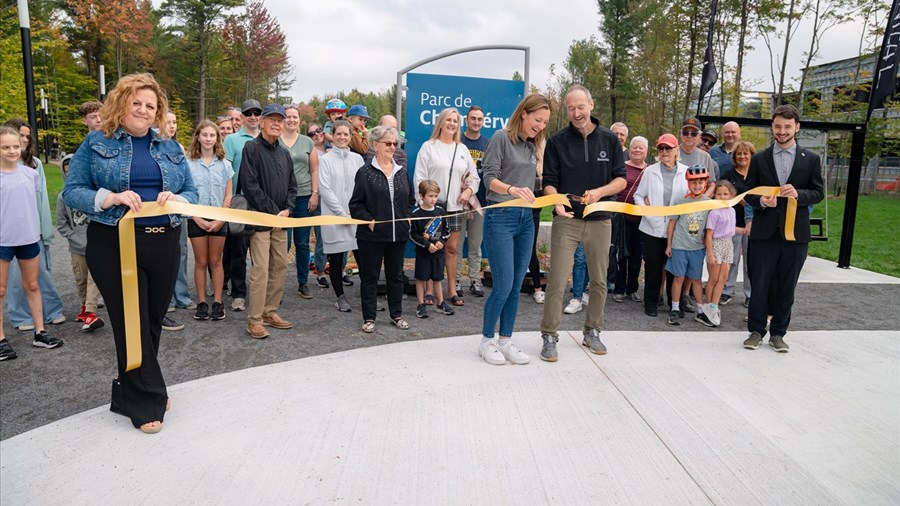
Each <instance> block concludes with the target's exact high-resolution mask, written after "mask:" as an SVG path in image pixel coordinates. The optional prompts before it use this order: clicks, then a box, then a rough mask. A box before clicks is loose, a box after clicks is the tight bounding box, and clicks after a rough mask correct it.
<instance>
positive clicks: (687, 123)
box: [681, 116, 703, 130]
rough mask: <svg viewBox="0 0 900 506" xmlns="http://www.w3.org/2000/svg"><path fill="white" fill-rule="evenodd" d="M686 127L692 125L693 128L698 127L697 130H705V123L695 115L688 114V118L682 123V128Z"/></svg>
mask: <svg viewBox="0 0 900 506" xmlns="http://www.w3.org/2000/svg"><path fill="white" fill-rule="evenodd" d="M684 127H691V128H696V129H697V130H703V128H702V127H703V123H700V120H699V119H697V118H695V117H693V116H688V118H687V119H685V120H684V121H683V122H682V123H681V128H684Z"/></svg>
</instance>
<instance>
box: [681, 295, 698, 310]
mask: <svg viewBox="0 0 900 506" xmlns="http://www.w3.org/2000/svg"><path fill="white" fill-rule="evenodd" d="M680 307H681V310H682V311H686V312H688V313H693V312H694V311H696V309H697V308H696V306H695V305H694V301H693V300H691V298H690V297H685V298H684V299H682V300H681V306H680Z"/></svg>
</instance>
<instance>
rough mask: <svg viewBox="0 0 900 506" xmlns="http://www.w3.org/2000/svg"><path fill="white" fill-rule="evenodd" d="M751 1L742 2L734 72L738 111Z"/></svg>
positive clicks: (744, 0)
mask: <svg viewBox="0 0 900 506" xmlns="http://www.w3.org/2000/svg"><path fill="white" fill-rule="evenodd" d="M749 11H750V1H749V0H741V31H740V34H739V35H738V53H737V67H736V68H735V70H734V99H735V108H734V110H735V111H737V110H738V109H739V108H740V104H741V74H742V73H743V71H744V51H745V49H744V47H746V45H747V24H748V20H749V18H750V12H749Z"/></svg>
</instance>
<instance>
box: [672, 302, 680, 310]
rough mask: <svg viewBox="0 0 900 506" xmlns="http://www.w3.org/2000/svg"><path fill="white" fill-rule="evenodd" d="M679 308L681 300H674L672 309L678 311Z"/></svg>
mask: <svg viewBox="0 0 900 506" xmlns="http://www.w3.org/2000/svg"><path fill="white" fill-rule="evenodd" d="M678 308H679V301H677V300H673V301H672V311H678Z"/></svg>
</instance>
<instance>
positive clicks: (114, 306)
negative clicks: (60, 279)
mask: <svg viewBox="0 0 900 506" xmlns="http://www.w3.org/2000/svg"><path fill="white" fill-rule="evenodd" d="M151 229H152V230H164V231H163V232H157V233H148V232H146V231H145V227H142V226H136V227H135V249H136V252H137V278H138V300H139V307H140V320H141V366H140V367H139V368H137V369H135V370H133V371H128V372H125V365H126V353H125V306H124V301H123V299H122V265H121V261H120V256H119V229H118V227H112V226H108V225H103V224H100V223H97V222H92V223H91V224H90V225H89V226H88V232H87V236H88V245H87V252H86V253H87V254H86V255H85V256H86V257H87V263H88V269H90V271H91V276H93V278H94V281H95V282H96V283H97V288H99V289H100V293H101V294H102V295H103V300H104V301H105V302H106V309H107V312H108V313H109V323H110V325H111V326H112V330H113V338H114V339H115V342H116V359H117V361H118V370H119V379H120V381H121V382H122V393H123V396H124V405H123V408H124V410H125V413H127V415H128V416H129V417H130V418H131V423H132V424H134V426H135V427H140V426H141V425H143V424H145V423H149V422H153V421H160V422H161V421H163V418H164V417H165V414H166V401H167V400H168V398H169V396H168V393H167V392H166V382H165V380H164V379H163V375H162V370H160V367H159V362H158V361H157V358H156V355H157V352H158V351H159V336H160V333H161V331H162V319H163V316H165V314H166V310H167V309H168V306H169V301H170V300H171V299H172V293H173V292H174V291H175V280H176V278H177V276H178V269H179V265H180V255H181V248H180V246H179V238H180V237H181V228H180V227H178V228H171V227H168V226H165V227H152V228H151Z"/></svg>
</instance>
